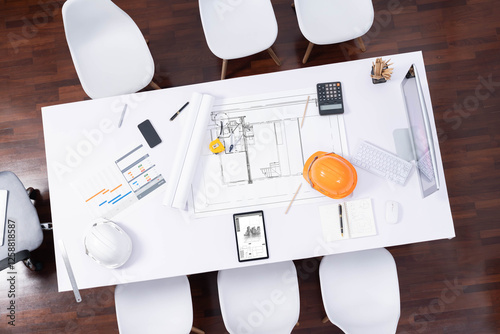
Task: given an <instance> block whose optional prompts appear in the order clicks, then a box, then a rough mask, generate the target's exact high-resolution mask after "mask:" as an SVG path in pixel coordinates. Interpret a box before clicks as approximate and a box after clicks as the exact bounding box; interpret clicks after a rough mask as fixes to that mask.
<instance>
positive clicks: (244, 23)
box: [199, 0, 278, 59]
mask: <svg viewBox="0 0 500 334" xmlns="http://www.w3.org/2000/svg"><path fill="white" fill-rule="evenodd" d="M199 7H200V16H201V22H202V25H203V31H204V33H205V37H206V40H207V44H208V47H209V48H210V50H211V51H212V53H213V54H215V55H216V56H217V57H219V58H221V59H235V58H242V57H246V56H249V55H252V54H255V53H257V52H261V51H264V50H266V49H267V48H269V47H271V45H272V44H273V43H274V41H275V40H276V37H277V36H278V23H277V21H276V16H275V15H274V10H273V7H272V4H271V1H270V0H250V1H248V0H238V1H220V0H199Z"/></svg>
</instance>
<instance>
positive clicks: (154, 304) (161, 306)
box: [115, 276, 193, 334]
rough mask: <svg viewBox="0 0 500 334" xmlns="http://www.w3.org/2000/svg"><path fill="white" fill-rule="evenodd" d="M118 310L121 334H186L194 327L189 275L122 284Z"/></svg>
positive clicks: (118, 288) (117, 294) (118, 296)
mask: <svg viewBox="0 0 500 334" xmlns="http://www.w3.org/2000/svg"><path fill="white" fill-rule="evenodd" d="M115 307H116V317H117V320H118V328H119V330H120V333H121V334H128V333H130V334H137V333H141V334H156V333H169V334H186V333H189V332H190V331H191V327H192V325H193V304H192V301H191V290H190V287H189V281H188V279H187V277H186V276H178V277H172V278H166V279H158V280H153V281H145V282H139V283H129V284H121V285H118V286H117V287H116V289H115Z"/></svg>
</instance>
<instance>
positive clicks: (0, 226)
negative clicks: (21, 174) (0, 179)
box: [0, 189, 9, 246]
mask: <svg viewBox="0 0 500 334" xmlns="http://www.w3.org/2000/svg"><path fill="white" fill-rule="evenodd" d="M8 193H9V191H8V190H3V189H0V246H3V239H4V236H5V223H6V221H7V195H8Z"/></svg>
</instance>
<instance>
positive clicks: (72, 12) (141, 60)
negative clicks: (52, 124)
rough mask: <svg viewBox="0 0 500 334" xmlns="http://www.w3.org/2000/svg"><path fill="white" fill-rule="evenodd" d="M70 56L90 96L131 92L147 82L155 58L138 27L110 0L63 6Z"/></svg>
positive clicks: (87, 0) (79, 1)
mask: <svg viewBox="0 0 500 334" xmlns="http://www.w3.org/2000/svg"><path fill="white" fill-rule="evenodd" d="M62 15H63V22H64V31H65V33H66V40H67V42H68V47H69V50H70V52H71V57H72V59H73V63H74V65H75V68H76V72H77V73H78V77H79V78H80V82H81V83H82V86H83V89H84V90H85V92H86V93H87V94H88V95H89V96H90V97H91V98H100V97H107V96H115V95H120V94H128V93H134V92H137V91H138V90H140V89H142V88H144V87H145V86H147V85H148V84H149V83H150V82H151V79H152V77H153V74H154V62H153V58H152V56H151V53H150V51H149V49H148V46H147V44H146V41H145V39H144V36H143V35H142V33H141V31H140V30H139V28H138V27H137V25H136V24H135V22H134V21H133V20H132V18H131V17H130V16H129V15H127V13H125V12H124V11H123V10H121V9H120V8H119V7H118V6H116V5H115V4H114V3H113V2H111V1H110V0H68V1H66V2H65V3H64V5H63V8H62Z"/></svg>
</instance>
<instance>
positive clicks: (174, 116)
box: [170, 101, 189, 121]
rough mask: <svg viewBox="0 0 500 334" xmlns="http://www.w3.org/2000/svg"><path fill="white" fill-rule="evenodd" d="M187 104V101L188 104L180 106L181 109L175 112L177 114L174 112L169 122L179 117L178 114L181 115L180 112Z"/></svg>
mask: <svg viewBox="0 0 500 334" xmlns="http://www.w3.org/2000/svg"><path fill="white" fill-rule="evenodd" d="M188 104H189V101H188V102H186V103H185V104H184V105H183V106H182V108H181V109H179V111H177V112H176V113H175V114H174V115H173V116H172V117H170V120H171V121H173V120H174V119H175V118H176V117H177V115H179V114H180V113H181V111H182V110H183V109H184V108H186V106H187V105H188Z"/></svg>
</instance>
